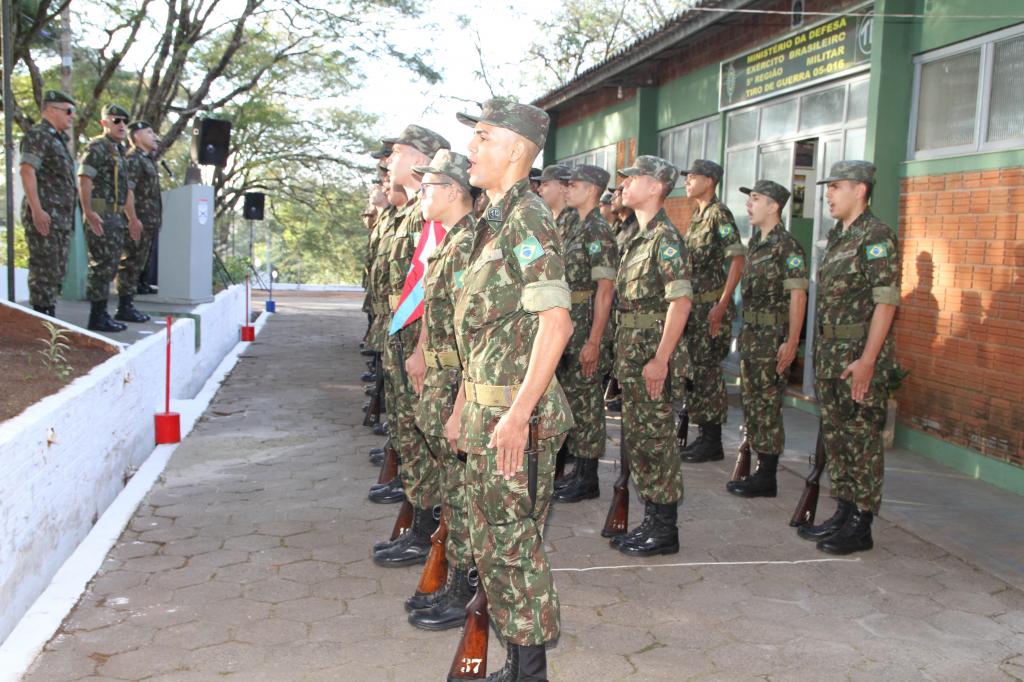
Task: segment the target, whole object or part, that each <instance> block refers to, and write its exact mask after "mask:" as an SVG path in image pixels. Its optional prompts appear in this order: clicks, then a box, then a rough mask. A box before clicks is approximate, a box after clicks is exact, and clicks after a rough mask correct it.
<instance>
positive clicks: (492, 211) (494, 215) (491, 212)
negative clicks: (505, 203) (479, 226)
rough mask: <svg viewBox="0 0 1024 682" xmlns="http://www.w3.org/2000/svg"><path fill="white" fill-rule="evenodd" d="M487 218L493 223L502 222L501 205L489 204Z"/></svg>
mask: <svg viewBox="0 0 1024 682" xmlns="http://www.w3.org/2000/svg"><path fill="white" fill-rule="evenodd" d="M487 220H488V221H490V222H493V223H500V222H501V221H502V216H501V206H488V207H487Z"/></svg>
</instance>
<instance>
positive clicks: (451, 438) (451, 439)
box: [444, 411, 462, 450]
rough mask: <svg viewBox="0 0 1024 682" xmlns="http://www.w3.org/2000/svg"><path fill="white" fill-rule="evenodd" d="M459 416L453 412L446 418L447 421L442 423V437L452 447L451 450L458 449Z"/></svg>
mask: <svg viewBox="0 0 1024 682" xmlns="http://www.w3.org/2000/svg"><path fill="white" fill-rule="evenodd" d="M461 416H462V415H460V414H459V413H458V412H454V411H453V412H452V416H450V417H448V421H446V422H445V423H444V435H445V437H446V438H447V439H448V443H449V444H450V445H451V446H452V450H458V449H459V424H460V422H461V420H460V418H461Z"/></svg>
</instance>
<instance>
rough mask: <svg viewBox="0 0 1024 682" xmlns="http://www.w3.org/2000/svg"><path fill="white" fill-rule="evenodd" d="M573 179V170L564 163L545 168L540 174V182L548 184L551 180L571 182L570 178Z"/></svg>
mask: <svg viewBox="0 0 1024 682" xmlns="http://www.w3.org/2000/svg"><path fill="white" fill-rule="evenodd" d="M571 177H572V169H571V168H569V167H568V166H566V165H565V164H563V163H553V164H551V165H550V166H545V167H544V170H543V171H542V172H541V174H540V181H541V182H548V181H549V180H557V181H558V182H569V178H571Z"/></svg>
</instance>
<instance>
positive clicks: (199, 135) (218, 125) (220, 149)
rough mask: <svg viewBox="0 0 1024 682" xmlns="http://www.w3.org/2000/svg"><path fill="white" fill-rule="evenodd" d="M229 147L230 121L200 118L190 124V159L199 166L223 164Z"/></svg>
mask: <svg viewBox="0 0 1024 682" xmlns="http://www.w3.org/2000/svg"><path fill="white" fill-rule="evenodd" d="M230 147H231V121H226V120H224V119H222V118H200V119H196V121H195V123H193V125H192V160H193V161H195V162H196V163H198V164H199V165H201V166H224V165H225V164H227V162H228V150H229V148H230Z"/></svg>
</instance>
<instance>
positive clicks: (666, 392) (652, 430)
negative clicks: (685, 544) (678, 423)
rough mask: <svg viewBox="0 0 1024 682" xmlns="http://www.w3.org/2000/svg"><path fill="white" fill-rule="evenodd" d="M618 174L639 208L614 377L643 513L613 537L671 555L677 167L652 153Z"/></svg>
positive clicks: (620, 297) (620, 280) (638, 549)
mask: <svg viewBox="0 0 1024 682" xmlns="http://www.w3.org/2000/svg"><path fill="white" fill-rule="evenodd" d="M620 173H621V174H622V175H625V176H626V181H625V183H624V185H623V189H622V202H623V204H624V205H625V206H628V207H630V208H632V209H633V211H634V212H635V213H636V218H637V223H638V230H637V233H636V234H635V235H634V236H633V238H632V239H631V240H630V242H629V243H628V244H627V245H626V248H625V251H624V252H623V254H622V258H621V260H620V264H619V270H618V273H617V275H616V278H615V294H616V297H617V302H616V305H617V310H616V319H617V328H616V336H615V377H616V378H617V379H618V380H619V385H620V386H621V387H622V447H624V448H626V451H627V456H628V461H629V468H630V471H631V472H632V475H633V482H634V483H635V484H636V489H637V493H639V495H640V497H642V498H643V500H644V503H645V511H644V520H643V522H642V523H641V524H640V525H639V526H637V527H636V528H634V529H633V530H631V531H629V532H628V533H626V534H624V535H618V536H615V537H613V538H612V539H611V541H610V542H611V545H612V546H613V547H617V548H618V550H619V551H620V552H622V553H623V554H630V555H633V556H649V555H652V554H674V553H676V552H678V551H679V530H678V528H677V525H676V523H677V513H678V509H677V507H678V505H679V501H680V500H681V499H682V498H683V477H682V471H681V468H680V464H679V457H678V455H677V454H676V451H675V412H674V411H673V409H672V400H673V398H674V397H676V396H677V395H680V394H681V393H682V392H681V391H680V390H679V387H677V386H671V385H670V384H671V380H670V379H671V377H672V376H673V375H675V374H677V372H676V371H674V370H676V369H677V367H678V364H679V363H680V362H681V361H682V359H681V357H680V352H681V349H679V348H678V346H679V339H680V337H682V334H683V329H684V328H685V327H686V320H687V318H688V317H689V315H690V307H691V304H690V297H691V295H692V288H691V284H690V261H689V259H688V258H687V256H686V250H685V249H684V247H683V243H682V239H681V238H680V236H679V231H678V230H676V228H675V225H673V224H672V222H671V221H670V220H669V219H668V215H667V214H666V213H665V209H664V204H665V199H666V197H668V195H669V192H671V191H672V187H673V186H674V185H675V183H676V180H677V179H678V177H679V171H677V170H676V168H675V166H673V165H672V164H670V163H669V162H668V161H666V160H665V159H662V158H659V157H657V156H638V157H637V158H636V161H635V162H634V165H633V166H632V167H631V168H625V169H623V170H622V171H620Z"/></svg>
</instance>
